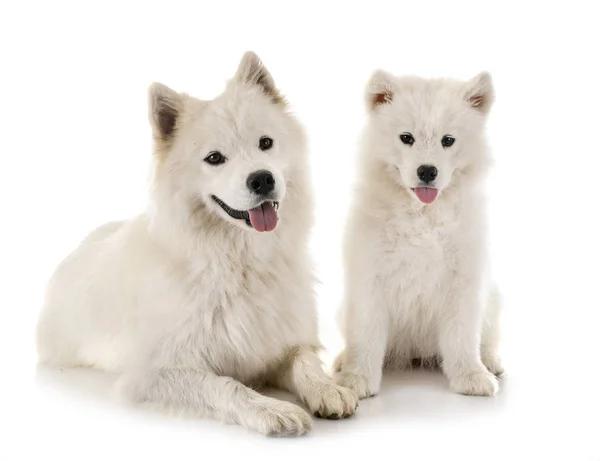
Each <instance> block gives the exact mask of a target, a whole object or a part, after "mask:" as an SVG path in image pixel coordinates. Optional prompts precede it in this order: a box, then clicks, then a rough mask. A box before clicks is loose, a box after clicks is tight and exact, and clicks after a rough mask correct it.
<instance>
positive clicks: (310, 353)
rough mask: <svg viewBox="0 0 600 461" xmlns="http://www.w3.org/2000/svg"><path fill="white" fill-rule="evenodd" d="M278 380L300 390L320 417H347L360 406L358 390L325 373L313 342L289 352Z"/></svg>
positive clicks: (290, 389) (294, 389) (295, 392)
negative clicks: (311, 344) (337, 382)
mask: <svg viewBox="0 0 600 461" xmlns="http://www.w3.org/2000/svg"><path fill="white" fill-rule="evenodd" d="M274 384H275V385H277V386H279V387H282V388H283V389H286V390H288V391H290V392H292V393H294V394H296V395H297V396H298V397H300V398H301V399H302V400H303V401H304V402H305V403H306V405H308V407H309V408H310V411H311V412H312V413H313V414H314V415H315V416H318V417H320V418H328V419H340V418H346V417H348V416H351V415H352V414H354V411H355V410H356V408H357V407H358V397H357V396H356V394H355V393H354V392H353V391H351V390H350V389H346V388H344V387H341V386H338V385H337V384H335V382H333V380H332V379H331V378H329V377H328V376H327V375H326V374H325V372H324V371H323V365H322V363H321V360H320V359H319V357H318V355H317V352H316V349H315V348H313V347H310V346H300V347H298V348H297V349H296V350H295V351H294V352H292V353H291V354H290V355H289V357H288V358H287V359H286V361H285V363H284V365H283V367H282V368H281V369H280V370H278V372H277V373H276V375H275V377H274Z"/></svg>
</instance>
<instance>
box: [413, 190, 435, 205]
mask: <svg viewBox="0 0 600 461" xmlns="http://www.w3.org/2000/svg"><path fill="white" fill-rule="evenodd" d="M412 191H413V192H414V193H415V195H416V196H417V198H418V199H419V200H420V201H421V202H423V203H426V204H429V203H433V201H434V200H435V198H436V197H437V194H438V190H437V189H436V188H434V187H413V188H412Z"/></svg>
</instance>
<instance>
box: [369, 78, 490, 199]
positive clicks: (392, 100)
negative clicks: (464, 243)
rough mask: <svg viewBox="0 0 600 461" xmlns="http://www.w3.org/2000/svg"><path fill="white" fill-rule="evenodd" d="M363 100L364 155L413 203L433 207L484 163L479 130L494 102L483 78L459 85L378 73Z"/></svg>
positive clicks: (482, 126)
mask: <svg viewBox="0 0 600 461" xmlns="http://www.w3.org/2000/svg"><path fill="white" fill-rule="evenodd" d="M366 99H367V107H368V110H369V113H370V122H369V125H368V128H367V148H366V155H373V156H375V158H374V159H373V161H378V162H379V163H381V164H383V165H384V167H385V168H386V169H388V170H389V172H390V173H391V174H392V176H393V177H394V179H395V180H396V181H397V182H398V183H399V184H400V185H401V186H403V187H405V188H406V189H407V190H408V192H409V193H410V194H411V195H412V197H413V198H414V199H415V200H417V201H419V202H421V203H425V204H429V203H432V202H433V201H435V199H436V197H437V196H438V194H441V193H443V191H444V189H446V188H448V187H449V186H450V185H451V184H453V183H454V182H455V181H457V179H458V177H459V176H461V175H463V174H465V173H466V172H467V171H468V170H469V169H471V167H474V166H476V165H478V164H479V163H484V162H485V158H483V157H484V156H485V147H484V137H483V133H484V124H485V119H486V118H487V114H488V112H489V110H490V107H491V106H492V103H493V100H494V94H493V87H492V79H491V76H490V75H489V74H488V73H486V72H483V73H480V74H478V75H477V76H476V77H475V78H473V79H472V80H470V81H468V82H458V81H453V80H443V79H431V80H428V79H422V78H418V77H394V76H393V75H390V74H388V73H387V72H384V71H377V72H375V74H374V75H373V76H372V78H371V80H370V82H369V84H368V86H367V92H366ZM366 161H369V160H368V159H366ZM472 169H473V170H475V168H472Z"/></svg>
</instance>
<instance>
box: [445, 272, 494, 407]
mask: <svg viewBox="0 0 600 461" xmlns="http://www.w3.org/2000/svg"><path fill="white" fill-rule="evenodd" d="M456 286H459V287H462V290H457V291H456V292H454V293H452V294H451V296H450V298H449V300H448V301H449V302H448V304H447V305H446V315H445V317H444V318H443V319H442V320H441V322H440V325H439V330H438V332H439V347H440V352H441V355H442V367H443V370H444V373H445V374H446V376H447V377H448V379H449V380H450V387H451V388H452V389H453V390H454V391H455V392H458V393H459V394H467V395H494V394H495V393H496V392H497V391H498V382H497V380H496V377H495V376H494V375H493V374H492V373H490V372H489V371H488V370H487V368H486V367H485V365H484V364H483V363H482V361H481V354H480V336H481V328H482V321H483V318H482V317H483V309H482V304H481V303H482V302H483V300H481V299H480V296H479V294H478V291H477V289H476V288H471V287H469V286H468V285H466V284H465V283H460V282H457V283H456Z"/></svg>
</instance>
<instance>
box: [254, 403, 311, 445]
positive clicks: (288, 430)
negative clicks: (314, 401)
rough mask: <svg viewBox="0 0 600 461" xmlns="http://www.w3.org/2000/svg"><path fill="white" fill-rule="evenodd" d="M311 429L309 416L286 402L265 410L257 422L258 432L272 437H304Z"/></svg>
mask: <svg viewBox="0 0 600 461" xmlns="http://www.w3.org/2000/svg"><path fill="white" fill-rule="evenodd" d="M311 428H312V419H311V417H310V415H309V414H308V413H307V412H306V411H304V410H303V409H302V408H300V407H299V406H298V405H294V404H292V403H288V402H280V403H278V404H276V405H272V406H270V407H268V408H265V409H264V410H263V411H262V412H261V413H260V416H259V421H258V430H259V432H261V433H263V434H265V435H269V436H273V437H285V436H297V435H304V434H306V433H307V432H308V431H309V430H310V429H311Z"/></svg>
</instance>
